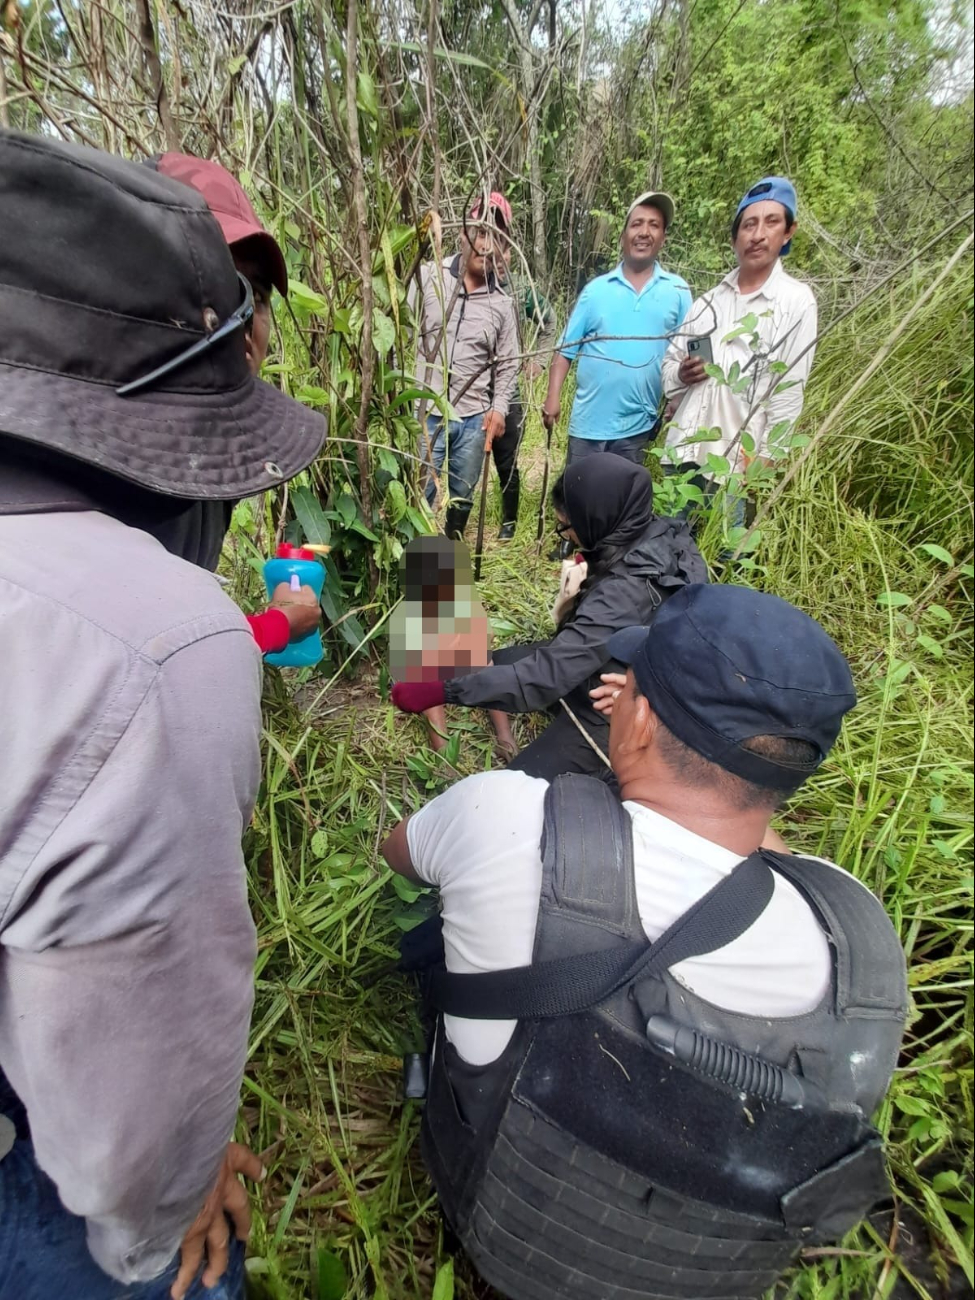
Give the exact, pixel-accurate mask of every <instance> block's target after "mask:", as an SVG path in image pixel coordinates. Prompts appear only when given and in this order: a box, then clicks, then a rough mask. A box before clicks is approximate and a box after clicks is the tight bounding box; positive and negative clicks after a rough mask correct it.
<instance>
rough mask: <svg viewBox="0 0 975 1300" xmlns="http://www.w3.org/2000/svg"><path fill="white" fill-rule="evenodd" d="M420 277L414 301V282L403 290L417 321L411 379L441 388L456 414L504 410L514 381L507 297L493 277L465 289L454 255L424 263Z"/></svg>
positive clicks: (514, 332)
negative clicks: (471, 290) (470, 290)
mask: <svg viewBox="0 0 975 1300" xmlns="http://www.w3.org/2000/svg"><path fill="white" fill-rule="evenodd" d="M420 280H421V283H422V285H423V295H422V298H421V300H420V301H419V303H418V302H417V293H416V286H415V284H414V285H412V286H411V288H410V295H409V298H410V305H411V306H412V308H413V311H414V313H415V315H416V322H417V357H416V376H417V380H418V381H419V383H421V384H423V385H424V386H425V387H427V388H430V389H432V390H433V392H435V393H437V394H438V395H440V394H443V395H444V396H445V397H446V398H447V400H448V401H449V402H450V405H451V406H452V407H453V409H454V411H455V413H456V415H457V417H458V418H463V417H465V416H468V415H478V414H480V412H481V411H487V410H489V409H490V410H495V411H499V412H500V413H501V415H507V413H508V406H509V404H510V402H511V398H512V396H513V395H514V391H515V386H516V384H517V382H518V327H517V323H516V321H515V308H514V304H513V302H512V300H511V298H510V297H509V296H508V295H507V294H506V293H505V292H504V290H503V289H502V288H501V287H500V286H499V285H497V284H495V283H494V282H493V280H492V281H491V282H490V283H488V284H486V285H485V286H484V288H483V289H479V290H477V291H476V292H475V293H468V292H467V290H466V289H465V288H464V282H463V279H461V278H460V258H459V257H455V258H454V259H453V260H452V261H450V262H445V263H444V264H443V265H442V266H440V265H437V264H436V263H433V262H430V263H426V264H425V265H423V266H422V267H421V268H420ZM455 290H456V294H455ZM445 318H446V325H444V320H445Z"/></svg>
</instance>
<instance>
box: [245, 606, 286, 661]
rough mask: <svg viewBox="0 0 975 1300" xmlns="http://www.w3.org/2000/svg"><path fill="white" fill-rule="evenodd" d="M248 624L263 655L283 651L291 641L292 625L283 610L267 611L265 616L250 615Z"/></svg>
mask: <svg viewBox="0 0 975 1300" xmlns="http://www.w3.org/2000/svg"><path fill="white" fill-rule="evenodd" d="M247 622H248V623H249V624H250V629H251V631H252V632H253V633H254V640H255V641H256V642H257V645H258V648H259V649H260V652H261V654H262V655H267V654H275V653H276V652H277V651H278V650H283V649H284V647H285V646H286V645H287V644H288V642H289V641H290V640H291V624H290V623H289V622H288V616H287V614H286V613H285V612H284V610H283V609H266V610H265V611H264V613H263V614H248V615H247Z"/></svg>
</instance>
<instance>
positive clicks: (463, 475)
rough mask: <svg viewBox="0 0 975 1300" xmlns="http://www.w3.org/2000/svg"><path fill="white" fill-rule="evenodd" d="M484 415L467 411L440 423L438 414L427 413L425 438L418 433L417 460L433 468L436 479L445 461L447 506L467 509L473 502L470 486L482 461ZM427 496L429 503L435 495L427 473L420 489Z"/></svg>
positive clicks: (434, 482) (435, 492)
mask: <svg viewBox="0 0 975 1300" xmlns="http://www.w3.org/2000/svg"><path fill="white" fill-rule="evenodd" d="M484 416H485V412H484V411H481V412H480V413H479V414H477V415H468V416H466V417H465V418H464V419H463V420H450V421H448V422H447V423H446V426H445V424H444V421H443V420H442V419H441V417H440V416H439V415H428V416H427V438H429V440H430V447H429V451H428V449H427V439H426V438H424V437H423V435H422V434H421V435H420V460H421V461H422V463H423V464H424V465H426V466H427V468H428V470H429V469H430V468H432V469H434V470H435V471H436V473H437V478H438V479H439V478H440V477H441V475H442V471H443V468H444V462H445V461H446V464H447V498H448V501H449V503H450V505H451V506H453V507H455V508H456V509H457V510H459V511H461V512H463V513H464V514H465V516H466V515H467V514H469V513H470V510H471V506H472V505H473V503H474V490H475V488H476V487H477V483H478V479H479V478H480V477H481V466H482V465H483V464H484ZM424 492H425V495H426V498H427V500H428V501H429V502H430V504H431V505H433V503H434V501H435V500H436V496H437V483H436V481H435V479H434V477H433V475H432V474H428V475H427V484H426V488H425V489H424Z"/></svg>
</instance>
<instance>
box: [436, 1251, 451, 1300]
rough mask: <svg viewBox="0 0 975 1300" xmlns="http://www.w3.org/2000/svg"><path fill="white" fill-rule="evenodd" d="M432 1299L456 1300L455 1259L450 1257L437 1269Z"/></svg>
mask: <svg viewBox="0 0 975 1300" xmlns="http://www.w3.org/2000/svg"><path fill="white" fill-rule="evenodd" d="M431 1300H454V1261H453V1260H452V1259H448V1260H447V1262H446V1263H445V1264H441V1265H440V1267H439V1268H438V1269H437V1279H436V1281H435V1282H434V1284H433V1295H432V1297H431Z"/></svg>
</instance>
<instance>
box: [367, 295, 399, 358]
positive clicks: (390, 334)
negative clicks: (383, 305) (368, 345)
mask: <svg viewBox="0 0 975 1300" xmlns="http://www.w3.org/2000/svg"><path fill="white" fill-rule="evenodd" d="M372 342H373V346H374V347H375V349H376V351H377V352H378V353H379V355H380V356H381V357H384V356H385V355H386V353H387V352H389V351H390V349H391V348H392V347H393V345H394V344H395V342H396V326H395V325H394V324H393V322H392V321H391V320H390V318H389V317H388V316H387V315H386V313H385V312H384V311H380V310H379V308H378V307H373V309H372Z"/></svg>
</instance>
